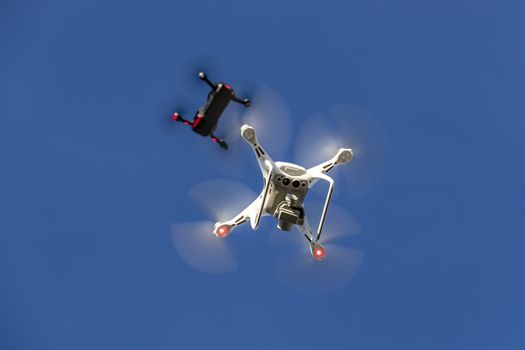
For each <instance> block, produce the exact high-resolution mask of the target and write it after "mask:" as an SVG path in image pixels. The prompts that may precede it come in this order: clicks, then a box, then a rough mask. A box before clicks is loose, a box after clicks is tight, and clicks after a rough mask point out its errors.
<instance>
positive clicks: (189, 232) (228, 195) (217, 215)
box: [171, 179, 256, 273]
mask: <svg viewBox="0 0 525 350" xmlns="http://www.w3.org/2000/svg"><path fill="white" fill-rule="evenodd" d="M190 196H191V197H192V198H193V199H194V200H196V201H197V202H198V203H199V204H201V205H202V206H203V207H204V209H206V211H207V212H208V213H209V214H210V216H211V217H212V218H213V219H214V220H215V221H199V222H186V223H184V222H183V223H177V224H172V225H171V236H172V242H173V245H174V247H175V250H176V251H177V253H178V255H179V256H180V258H181V259H182V260H183V261H184V262H185V263H186V264H188V265H190V266H191V267H193V268H194V269H196V270H198V271H202V272H207V273H227V272H231V271H233V270H235V269H236V268H237V267H238V264H237V259H236V257H235V255H234V253H233V251H232V249H231V247H230V245H229V243H230V242H227V241H226V240H224V239H221V238H218V237H216V236H214V235H213V229H214V225H215V222H217V221H224V220H226V219H229V218H231V217H233V216H234V215H235V214H237V212H239V211H240V210H242V208H243V205H244V206H246V205H248V204H249V203H250V202H251V201H252V200H254V199H255V198H256V194H255V192H253V191H252V190H251V189H250V188H248V187H247V186H245V185H242V184H241V183H239V182H237V181H232V180H225V179H214V180H209V181H205V182H203V183H200V184H198V185H196V186H194V187H192V188H191V189H190Z"/></svg>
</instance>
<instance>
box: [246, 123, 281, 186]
mask: <svg viewBox="0 0 525 350" xmlns="http://www.w3.org/2000/svg"><path fill="white" fill-rule="evenodd" d="M241 136H242V138H243V139H244V141H246V142H247V143H248V144H249V145H250V146H252V149H253V152H254V153H255V156H256V157H257V162H258V163H259V167H260V168H261V172H262V174H263V177H265V178H266V177H267V176H268V173H269V172H270V168H271V167H273V168H275V165H274V162H273V160H272V158H270V157H269V156H268V154H266V151H265V150H264V149H263V148H262V147H261V145H260V144H259V141H258V140H257V135H256V134H255V129H254V128H253V127H251V126H249V125H247V124H244V125H243V126H241Z"/></svg>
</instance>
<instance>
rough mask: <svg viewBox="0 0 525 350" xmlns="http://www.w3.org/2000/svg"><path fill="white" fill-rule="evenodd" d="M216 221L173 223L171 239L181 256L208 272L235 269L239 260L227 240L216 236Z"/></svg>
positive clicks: (195, 267)
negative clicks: (214, 232)
mask: <svg viewBox="0 0 525 350" xmlns="http://www.w3.org/2000/svg"><path fill="white" fill-rule="evenodd" d="M214 224H215V223H214V222H212V221H199V222H187V223H180V224H172V225H171V239H172V242H173V246H174V247H175V250H176V251H177V253H178V255H179V256H180V258H181V259H182V260H183V261H184V262H185V263H186V264H188V265H190V266H191V267H193V268H194V269H196V270H198V271H202V272H207V273H227V272H231V271H233V270H235V269H236V268H237V267H238V265H237V261H236V259H235V257H234V255H233V253H232V251H231V249H230V248H229V247H228V245H227V242H225V241H224V240H222V239H219V238H217V237H215V236H214V235H213V234H212V232H213V226H214Z"/></svg>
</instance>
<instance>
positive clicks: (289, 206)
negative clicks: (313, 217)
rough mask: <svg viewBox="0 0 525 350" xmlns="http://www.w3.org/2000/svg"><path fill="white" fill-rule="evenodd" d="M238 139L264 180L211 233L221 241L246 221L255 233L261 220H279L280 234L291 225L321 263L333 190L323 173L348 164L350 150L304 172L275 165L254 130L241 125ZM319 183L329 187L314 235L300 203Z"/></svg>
mask: <svg viewBox="0 0 525 350" xmlns="http://www.w3.org/2000/svg"><path fill="white" fill-rule="evenodd" d="M241 136H242V138H243V139H244V140H245V141H246V142H247V143H248V144H250V145H251V146H252V148H253V151H254V152H255V155H256V157H257V161H258V162H259V166H260V168H261V172H262V175H263V178H264V188H263V190H262V192H261V194H260V195H259V196H258V197H257V198H256V199H255V200H254V201H253V202H252V203H251V204H250V205H248V207H246V208H245V209H244V210H243V211H241V212H240V213H239V214H238V215H236V216H235V217H234V218H233V219H231V220H229V221H225V222H217V223H216V224H215V229H214V231H213V233H214V234H215V235H216V236H217V237H219V238H224V237H226V236H228V235H229V234H230V232H231V231H232V230H233V229H234V228H235V227H237V226H239V225H241V224H243V223H245V222H246V221H248V220H250V224H251V227H252V229H254V230H256V229H257V227H258V226H259V222H260V220H261V217H262V216H266V215H271V216H273V217H274V218H276V219H277V220H278V225H277V226H278V228H279V229H281V230H283V231H290V229H291V228H292V226H293V225H295V226H297V228H298V230H299V231H300V232H301V233H302V234H303V235H304V236H305V237H306V239H307V240H308V243H309V245H310V252H311V254H312V257H313V258H314V259H316V260H319V261H320V260H324V259H325V257H326V251H325V248H324V247H323V245H321V244H320V243H319V239H320V238H321V232H322V230H323V224H324V221H325V218H326V212H327V209H328V204H329V203H330V198H331V196H332V191H333V187H334V180H333V179H332V178H331V177H330V176H328V175H326V173H327V172H329V171H330V170H332V169H333V168H334V167H335V166H336V165H340V164H345V163H348V162H349V161H350V160H351V159H352V155H353V154H352V150H351V149H350V148H341V149H339V150H338V151H337V153H336V154H335V155H334V156H333V157H332V158H331V159H329V160H327V161H326V162H324V163H321V164H319V165H316V166H314V167H312V168H309V169H305V168H303V167H302V166H300V165H296V164H292V163H286V162H274V161H273V160H272V159H271V158H270V156H268V154H267V153H266V151H264V149H263V148H262V147H261V145H260V144H259V142H258V140H257V136H256V134H255V130H254V128H253V127H251V126H249V125H246V124H245V125H243V126H242V127H241ZM318 180H324V181H327V182H328V184H329V188H328V192H327V195H326V199H325V203H324V207H323V211H322V213H321V219H320V221H319V225H318V226H317V230H316V231H315V232H314V231H312V229H311V227H310V224H309V223H308V219H307V218H306V215H305V211H304V207H303V202H304V198H305V197H306V194H307V193H308V191H309V190H310V188H312V186H313V185H314V184H315V183H316V182H317V181H318Z"/></svg>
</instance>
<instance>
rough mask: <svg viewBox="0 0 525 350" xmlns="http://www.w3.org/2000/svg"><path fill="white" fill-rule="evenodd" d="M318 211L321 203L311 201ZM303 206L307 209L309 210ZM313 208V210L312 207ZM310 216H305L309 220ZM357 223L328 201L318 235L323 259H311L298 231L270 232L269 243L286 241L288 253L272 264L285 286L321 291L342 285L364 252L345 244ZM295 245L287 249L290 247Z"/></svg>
mask: <svg viewBox="0 0 525 350" xmlns="http://www.w3.org/2000/svg"><path fill="white" fill-rule="evenodd" d="M314 206H315V210H316V211H315V212H320V210H321V208H322V203H315V205H314ZM309 209H311V208H310V206H307V212H310V210H309ZM312 212H313V211H312ZM313 219H314V218H312V217H309V220H311V221H310V222H311V223H312V222H314V221H313ZM359 231H360V227H359V224H358V223H357V221H356V220H355V219H354V218H353V216H352V215H351V214H350V213H348V212H347V211H346V210H345V209H343V208H341V207H339V206H337V205H334V204H331V205H330V213H329V215H328V218H327V221H326V223H325V226H324V229H323V234H322V236H321V242H320V243H322V245H323V246H324V248H325V251H326V259H325V260H323V261H317V260H315V259H314V258H313V257H312V255H311V252H310V249H309V245H308V242H307V241H306V239H305V238H304V237H303V236H302V235H301V234H299V233H298V232H289V233H285V232H274V233H273V234H272V237H271V242H270V243H271V245H272V246H279V245H280V244H281V245H286V248H283V249H284V250H287V251H288V252H290V251H291V253H288V254H286V255H285V257H283V258H281V259H279V260H278V261H277V262H276V264H275V273H276V275H277V278H278V279H279V280H280V281H281V282H282V283H283V284H284V285H286V286H287V287H289V288H291V289H293V290H295V291H298V292H301V293H304V294H323V293H329V292H333V291H335V290H338V289H340V288H342V287H344V286H345V285H346V284H347V283H348V282H350V280H351V279H352V278H353V277H354V275H355V273H356V272H357V270H358V269H359V267H360V266H361V262H362V260H363V257H364V253H363V252H361V251H358V250H356V249H354V248H351V247H349V246H348V242H347V241H348V239H349V238H351V237H352V236H354V235H355V234H357V233H359ZM292 246H293V247H295V248H293V249H291V247H292Z"/></svg>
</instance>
